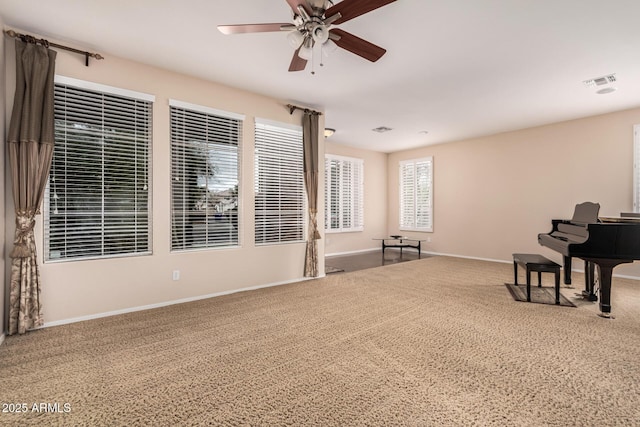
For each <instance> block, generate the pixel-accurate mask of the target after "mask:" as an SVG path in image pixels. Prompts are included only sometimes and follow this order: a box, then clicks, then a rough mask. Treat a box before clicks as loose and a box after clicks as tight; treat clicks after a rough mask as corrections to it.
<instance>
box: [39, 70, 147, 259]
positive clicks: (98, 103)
mask: <svg viewBox="0 0 640 427" xmlns="http://www.w3.org/2000/svg"><path fill="white" fill-rule="evenodd" d="M56 81H57V83H56V85H55V94H54V104H55V144H56V145H55V148H54V153H53V160H52V165H51V170H50V173H49V182H48V185H47V189H46V192H45V200H44V205H45V209H44V235H45V261H54V260H74V259H86V258H102V257H113V256H124V255H139V254H149V253H151V237H150V229H151V221H150V194H151V193H150V182H149V177H150V158H151V156H150V151H151V106H152V104H151V102H152V100H153V97H150V96H148V95H145V94H138V93H135V92H129V91H124V90H119V89H118V90H113V91H112V89H113V88H109V87H106V86H100V85H95V84H92V83H87V82H80V81H75V80H72V79H65V78H56ZM113 92H116V93H113Z"/></svg>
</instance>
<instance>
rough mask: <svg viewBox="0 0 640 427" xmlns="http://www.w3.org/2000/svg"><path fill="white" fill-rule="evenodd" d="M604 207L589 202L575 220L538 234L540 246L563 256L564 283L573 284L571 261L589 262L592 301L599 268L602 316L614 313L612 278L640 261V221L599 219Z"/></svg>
mask: <svg viewBox="0 0 640 427" xmlns="http://www.w3.org/2000/svg"><path fill="white" fill-rule="evenodd" d="M599 210H600V205H599V204H598V203H591V202H585V203H581V204H578V205H576V208H575V212H574V214H573V218H572V219H571V220H564V219H553V220H551V223H552V226H553V229H552V230H551V232H550V233H540V234H538V243H539V244H541V245H542V246H546V247H548V248H550V249H553V250H554V251H556V252H559V253H561V254H562V256H563V258H564V282H565V284H570V283H571V259H572V258H574V257H575V258H580V259H582V260H584V261H585V291H584V292H583V295H584V296H585V297H587V298H589V299H591V300H592V301H595V300H597V299H598V297H597V296H596V295H595V293H594V276H595V274H594V270H595V267H594V266H597V267H598V276H599V282H600V295H599V296H600V311H601V316H603V317H609V316H610V313H611V276H612V273H613V269H614V267H616V266H617V265H618V264H624V263H630V262H633V261H634V260H637V259H640V218H638V217H632V216H631V215H630V214H622V215H621V216H620V217H619V218H606V217H605V218H601V217H598V212H599Z"/></svg>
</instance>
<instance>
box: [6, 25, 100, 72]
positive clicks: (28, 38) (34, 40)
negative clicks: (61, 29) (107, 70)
mask: <svg viewBox="0 0 640 427" xmlns="http://www.w3.org/2000/svg"><path fill="white" fill-rule="evenodd" d="M3 33H5V34H6V35H8V36H9V37H13V38H19V39H20V40H22V41H23V42H25V43H33V44H41V45H42V46H44V47H46V48H48V47H55V48H58V49H63V50H68V51H70V52H74V53H78V54H80V55H84V58H85V60H84V65H85V66H87V67H88V66H89V57H92V58H95V59H104V56H102V55H100V54H99V53H92V52H87V51H84V50H79V49H74V48H72V47H69V46H63V45H61V44H57V43H52V42H50V41H49V40H46V39H38V38H36V37H34V36H30V35H28V34H20V33H16V32H15V31H13V30H8V31H7V30H3Z"/></svg>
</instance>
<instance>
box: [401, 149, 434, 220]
mask: <svg viewBox="0 0 640 427" xmlns="http://www.w3.org/2000/svg"><path fill="white" fill-rule="evenodd" d="M400 229H401V230H414V231H433V158H432V157H427V158H424V159H417V160H407V161H402V162H400Z"/></svg>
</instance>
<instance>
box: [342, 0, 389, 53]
mask: <svg viewBox="0 0 640 427" xmlns="http://www.w3.org/2000/svg"><path fill="white" fill-rule="evenodd" d="M338 4H341V3H338ZM335 36H338V37H335ZM329 38H331V40H333V41H334V42H335V43H336V44H337V45H338V46H340V47H341V48H343V49H345V50H348V51H349V52H351V53H355V54H356V55H359V56H361V57H363V58H364V59H368V60H369V61H371V62H376V61H377V60H378V59H380V58H381V57H382V55H384V54H385V53H386V52H387V50H386V49H383V48H381V47H380V46H376V45H375V44H373V43H371V42H368V41H366V40H363V39H361V38H360V37H356V36H354V35H353V34H351V33H347V32H346V31H344V30H341V29H339V28H334V29H333V30H331V31H329Z"/></svg>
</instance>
